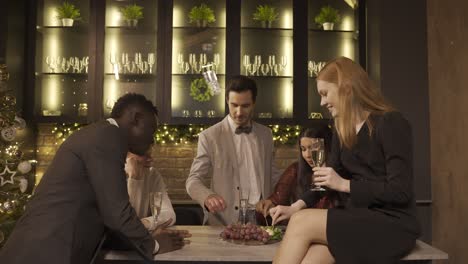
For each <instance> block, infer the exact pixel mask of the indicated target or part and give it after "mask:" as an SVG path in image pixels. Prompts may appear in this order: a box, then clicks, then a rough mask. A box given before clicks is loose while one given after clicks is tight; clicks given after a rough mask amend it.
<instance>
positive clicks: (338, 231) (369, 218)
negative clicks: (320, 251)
mask: <svg viewBox="0 0 468 264" xmlns="http://www.w3.org/2000/svg"><path fill="white" fill-rule="evenodd" d="M416 239H417V234H415V233H413V232H409V231H408V230H406V229H405V228H404V227H403V226H402V225H401V222H400V219H399V218H398V217H394V216H390V215H386V214H385V213H382V212H378V211H374V210H370V209H367V208H347V209H340V208H332V209H329V210H328V217H327V240H328V248H329V250H330V252H331V254H332V255H333V257H334V258H335V261H336V263H337V264H343V263H353V264H354V263H356V264H358V263H359V264H366V263H369V264H375V263H379V264H386V263H398V261H399V260H400V259H401V258H402V257H404V256H405V255H406V254H408V253H409V252H410V251H411V250H412V249H413V248H414V246H415V243H416Z"/></svg>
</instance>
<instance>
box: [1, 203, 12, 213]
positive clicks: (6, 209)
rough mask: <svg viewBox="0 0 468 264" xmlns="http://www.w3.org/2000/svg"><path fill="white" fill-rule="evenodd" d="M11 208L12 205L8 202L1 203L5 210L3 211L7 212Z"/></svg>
mask: <svg viewBox="0 0 468 264" xmlns="http://www.w3.org/2000/svg"><path fill="white" fill-rule="evenodd" d="M11 208H12V204H11V203H10V201H6V202H4V203H3V209H5V211H9V210H10V209H11Z"/></svg>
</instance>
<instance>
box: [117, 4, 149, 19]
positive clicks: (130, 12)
mask: <svg viewBox="0 0 468 264" xmlns="http://www.w3.org/2000/svg"><path fill="white" fill-rule="evenodd" d="M120 13H122V16H123V17H124V19H125V20H138V19H142V18H143V7H142V6H139V5H137V4H133V5H127V6H124V7H122V8H120Z"/></svg>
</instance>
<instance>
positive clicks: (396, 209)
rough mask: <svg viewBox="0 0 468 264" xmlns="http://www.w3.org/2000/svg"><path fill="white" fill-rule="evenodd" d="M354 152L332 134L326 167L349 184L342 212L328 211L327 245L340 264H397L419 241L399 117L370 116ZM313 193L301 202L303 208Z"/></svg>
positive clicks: (406, 140) (406, 135)
mask: <svg viewBox="0 0 468 264" xmlns="http://www.w3.org/2000/svg"><path fill="white" fill-rule="evenodd" d="M369 121H370V122H371V124H372V127H373V130H372V133H371V134H370V133H369V131H370V127H369V126H368V125H367V123H364V125H363V126H362V128H361V129H360V131H359V132H358V134H357V137H358V139H357V143H356V144H355V145H354V146H353V147H352V149H347V148H346V147H340V143H339V138H338V137H337V136H336V133H335V135H334V137H333V141H332V151H331V154H330V159H328V162H329V165H330V166H331V167H333V168H334V169H335V171H336V172H337V173H338V174H339V175H340V176H341V177H343V178H346V179H349V180H350V190H351V191H350V193H349V194H341V197H342V206H339V207H337V208H332V209H329V210H328V217H327V240H328V247H329V249H330V252H331V253H332V255H333V256H334V258H335V260H336V262H337V263H338V264H341V263H359V264H361V263H372V264H374V263H379V264H380V263H396V262H398V260H399V259H400V258H401V257H403V256H404V255H405V254H407V253H408V252H409V251H411V249H412V248H413V247H414V245H415V241H416V239H417V238H418V237H419V235H420V227H419V223H418V221H417V219H416V217H415V201H414V200H415V199H414V194H413V165H412V138H411V128H410V126H409V123H408V121H406V119H404V118H403V116H402V115H401V114H400V113H398V112H389V113H386V114H383V115H376V114H373V115H370V116H369ZM313 196H314V194H313V192H308V193H306V194H304V196H303V197H302V198H303V200H304V201H305V202H306V204H307V205H309V203H310V202H311V201H312V200H313Z"/></svg>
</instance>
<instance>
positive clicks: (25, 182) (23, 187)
mask: <svg viewBox="0 0 468 264" xmlns="http://www.w3.org/2000/svg"><path fill="white" fill-rule="evenodd" d="M19 188H20V191H21V192H22V193H24V192H26V190H27V189H28V180H26V179H25V178H24V177H20V179H19Z"/></svg>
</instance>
